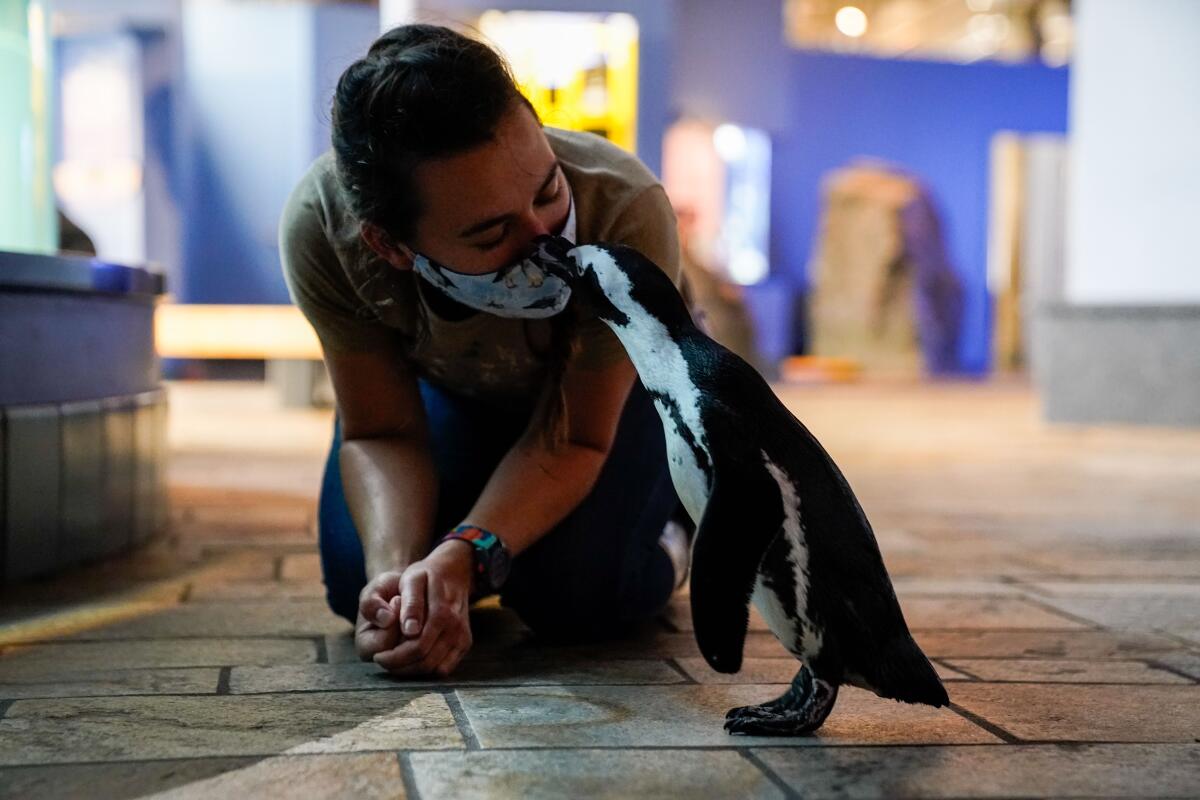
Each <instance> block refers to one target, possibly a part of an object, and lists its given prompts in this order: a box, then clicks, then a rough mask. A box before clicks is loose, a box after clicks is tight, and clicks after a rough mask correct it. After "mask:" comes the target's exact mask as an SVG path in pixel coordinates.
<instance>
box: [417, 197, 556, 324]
mask: <svg viewBox="0 0 1200 800" xmlns="http://www.w3.org/2000/svg"><path fill="white" fill-rule="evenodd" d="M562 236H563V237H564V238H566V239H568V240H569V241H574V240H575V199H574V198H572V199H571V210H570V211H569V212H568V214H567V224H566V226H565V227H564V228H563V231H562ZM413 269H415V270H416V272H417V274H418V275H420V276H421V277H422V278H424V279H425V280H427V281H429V282H430V283H431V284H433V285H434V286H436V287H437V288H438V289H439V290H441V292H442V293H443V294H445V295H447V296H448V297H450V298H451V299H452V300H457V301H458V302H460V303H462V304H463V305H465V306H469V307H470V308H473V309H475V310H477V311H486V312H487V313H489V314H495V315H496V316H498V317H520V318H525V319H543V318H545V317H552V316H554V315H555V314H557V313H559V312H560V311H562V310H563V309H564V308H566V306H567V300H569V299H570V297H571V287H570V286H568V285H567V283H566V281H564V280H563V279H562V278H560V277H559V276H557V275H551V274H548V273H547V272H546V271H545V270H544V269H542V267H541V266H539V265H538V262H537V261H536V260H535V258H534V257H532V256H531V257H528V258H524V259H522V260H521V261H518V262H517V263H515V264H510V265H508V266H507V267H503V268H501V269H498V270H495V271H494V272H485V273H483V274H482V275H471V274H468V273H465V272H458V271H457V270H454V269H451V268H450V267H447V266H444V265H442V264H439V263H437V262H436V261H431V260H430V259H428V258H426V257H425V256H423V255H421V254H419V253H417V254H415V256H414V258H413Z"/></svg>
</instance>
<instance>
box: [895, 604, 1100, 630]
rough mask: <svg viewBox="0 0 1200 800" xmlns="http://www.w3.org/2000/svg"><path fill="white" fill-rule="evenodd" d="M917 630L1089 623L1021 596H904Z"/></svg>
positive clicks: (903, 606)
mask: <svg viewBox="0 0 1200 800" xmlns="http://www.w3.org/2000/svg"><path fill="white" fill-rule="evenodd" d="M900 608H901V610H903V611H904V619H905V621H906V622H907V623H908V627H909V628H911V629H913V630H918V629H927V628H972V629H976V630H979V629H1007V630H1018V629H1023V628H1034V629H1039V628H1048V629H1055V630H1057V629H1063V630H1070V629H1077V628H1085V627H1086V626H1085V625H1083V624H1081V623H1079V622H1076V621H1075V620H1072V619H1068V618H1067V617H1066V616H1063V615H1060V614H1055V613H1053V612H1050V611H1046V610H1044V609H1042V608H1039V607H1037V606H1036V605H1033V604H1032V603H1030V602H1028V601H1026V600H1022V599H1021V598H1017V597H964V596H958V597H950V596H947V597H901V598H900Z"/></svg>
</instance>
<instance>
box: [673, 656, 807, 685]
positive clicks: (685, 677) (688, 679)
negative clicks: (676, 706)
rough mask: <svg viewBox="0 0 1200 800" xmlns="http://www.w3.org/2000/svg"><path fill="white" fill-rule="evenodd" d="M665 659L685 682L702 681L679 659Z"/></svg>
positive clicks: (697, 682) (695, 682)
mask: <svg viewBox="0 0 1200 800" xmlns="http://www.w3.org/2000/svg"><path fill="white" fill-rule="evenodd" d="M663 660H664V661H665V662H666V664H667V666H668V667H670V668H671V669H673V670H675V671H676V672H678V673H679V674H680V675H681V676H682V677H683V682H684V683H690V684H699V683H700V681H698V680H696V679H695V678H693V677H692V676H691V675H689V674H688V672H687V670H685V669H684V668H683V667H681V666H680V665H679V662H678V661H677V660H675V659H674V658H667V659H663ZM779 660H780V661H783V660H784V659H779Z"/></svg>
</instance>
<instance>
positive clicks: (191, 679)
mask: <svg viewBox="0 0 1200 800" xmlns="http://www.w3.org/2000/svg"><path fill="white" fill-rule="evenodd" d="M2 664H3V662H0V666H2ZM0 673H2V670H0ZM219 675H220V670H219V669H215V668H211V667H201V668H193V669H115V670H114V669H105V668H100V669H96V668H95V667H93V668H91V669H88V670H87V671H86V672H78V673H76V674H75V675H74V676H72V677H65V676H64V677H59V678H58V679H57V680H47V679H46V678H47V676H46V675H30V674H29V673H25V674H24V676H21V675H14V676H13V677H12V678H11V679H9V678H4V677H0V697H3V698H9V699H15V698H28V697H98V696H103V695H147V694H214V693H216V691H217V679H218V676H219Z"/></svg>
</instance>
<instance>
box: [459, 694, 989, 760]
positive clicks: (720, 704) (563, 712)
mask: <svg viewBox="0 0 1200 800" xmlns="http://www.w3.org/2000/svg"><path fill="white" fill-rule="evenodd" d="M962 685H966V684H962ZM784 688H785V687H784V686H780V685H765V684H764V685H749V686H747V685H741V686H648V687H610V686H578V687H544V688H518V689H488V690H482V689H459V690H458V695H459V697H460V698H461V699H462V704H463V708H464V709H465V711H466V714H467V717H468V718H469V720H470V722H471V726H472V727H473V729H474V730H475V733H476V735H477V736H478V738H479V742H480V744H482V746H483V747H484V748H499V747H596V746H610V745H616V746H620V747H648V746H652V747H697V746H725V747H747V746H751V745H756V744H757V745H763V746H767V745H777V746H797V745H813V744H868V743H870V744H899V743H906V744H926V743H935V744H946V743H966V742H992V741H997V740H996V739H995V737H993V736H992V735H991V734H990V733H988V732H987V731H984V730H983V729H982V728H979V727H976V726H975V725H974V724H972V723H970V722H968V721H967V720H965V719H963V718H962V717H960V716H958V715H957V714H955V713H954V712H953V711H950V710H949V709H934V708H929V707H926V706H909V705H904V706H902V705H901V704H900V703H894V702H891V701H887V700H880V699H879V698H877V697H875V696H874V695H871V694H869V693H867V692H863V691H860V690H857V689H852V688H846V689H843V692H842V695H841V697H840V699H839V701H838V706H837V708H836V709H834V712H833V714H832V715H831V716H830V718H829V720H828V721H827V722H826V723H825V725H824V726H823V727H822V728H821V730H820V731H819V732H818V735H817V736H814V737H808V738H782V739H781V738H767V737H757V736H747V737H743V736H737V737H731V736H730V735H729V734H727V733H725V731H724V729H723V728H722V724H723V722H724V719H725V712H726V711H728V710H729V709H730V708H732V707H734V706H739V705H747V704H753V703H761V702H765V701H767V700H770V699H771V698H773V697H776V696H778V695H779V694H780V692H782V691H783V689H784Z"/></svg>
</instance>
